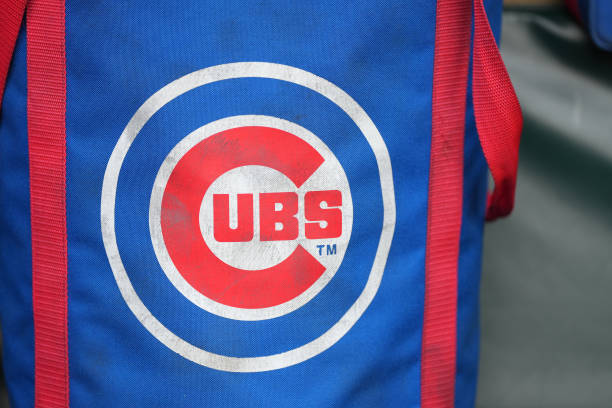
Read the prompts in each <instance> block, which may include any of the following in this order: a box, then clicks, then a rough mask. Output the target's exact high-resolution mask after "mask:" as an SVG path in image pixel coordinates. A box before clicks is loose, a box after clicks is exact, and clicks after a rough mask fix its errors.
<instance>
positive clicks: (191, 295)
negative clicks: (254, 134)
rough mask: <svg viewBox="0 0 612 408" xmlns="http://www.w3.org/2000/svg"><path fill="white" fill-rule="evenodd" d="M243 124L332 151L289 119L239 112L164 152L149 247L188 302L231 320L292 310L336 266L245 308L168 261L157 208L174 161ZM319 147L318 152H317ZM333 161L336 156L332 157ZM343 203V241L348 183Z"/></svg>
mask: <svg viewBox="0 0 612 408" xmlns="http://www.w3.org/2000/svg"><path fill="white" fill-rule="evenodd" d="M243 126H265V127H271V128H275V129H279V130H283V131H285V132H288V133H291V134H293V135H296V136H297V137H299V138H300V139H302V140H304V141H306V142H307V143H309V144H310V145H312V146H314V147H315V148H316V149H317V150H319V149H320V150H323V151H324V152H325V153H327V154H328V155H331V156H332V157H334V158H335V155H334V154H333V152H332V151H331V150H330V149H329V147H328V146H327V145H326V144H325V143H324V142H323V141H322V140H321V139H319V138H318V137H317V136H315V135H314V134H313V133H312V132H310V131H309V130H307V129H305V128H303V127H302V126H299V125H297V124H295V123H293V122H290V121H288V120H285V119H280V118H276V117H273V116H265V115H241V116H229V117H226V118H223V119H219V120H215V121H213V122H210V123H207V124H206V125H204V126H202V127H200V128H198V129H196V130H194V131H193V132H191V133H190V134H188V135H187V136H185V137H184V138H183V139H182V140H181V141H180V142H178V143H177V144H176V145H175V146H174V148H173V149H172V150H171V151H170V153H168V156H166V158H165V159H164V162H163V163H162V165H161V166H160V168H159V171H158V172H157V176H156V177H155V182H154V183H153V191H152V193H151V202H150V205H149V230H150V231H151V241H152V243H153V249H154V250H155V255H156V256H157V260H158V261H159V264H160V265H161V267H162V270H163V271H164V273H165V274H166V276H167V277H168V279H169V280H170V282H171V283H172V284H173V285H174V286H175V287H176V288H177V289H178V291H179V292H181V294H182V295H183V296H185V297H186V298H187V299H189V300H190V301H191V302H192V303H194V304H195V305H196V306H199V307H200V308H202V309H204V310H206V311H208V312H210V313H213V314H215V315H218V316H221V317H225V318H228V319H234V320H249V321H253V320H264V319H272V318H274V317H279V316H283V315H285V314H287V313H290V312H293V311H294V310H297V309H299V308H300V307H302V306H304V305H305V304H306V303H308V302H309V301H310V300H312V298H314V297H315V296H316V295H317V294H318V293H319V292H320V291H321V290H322V289H323V288H324V287H325V286H326V285H327V284H328V283H329V281H330V280H331V279H332V278H333V276H334V275H335V274H336V271H337V270H338V268H335V269H331V268H327V269H326V270H325V272H324V273H323V274H322V275H321V276H320V277H319V278H318V279H317V280H316V281H315V282H314V283H313V284H312V285H311V286H310V287H309V288H308V289H306V290H305V291H304V292H302V293H300V294H299V295H298V296H296V297H294V298H293V299H290V300H288V301H286V302H284V303H281V304H279V305H275V306H271V307H265V308H258V309H246V308H239V307H233V306H228V305H224V304H222V303H219V302H216V301H214V300H212V299H211V298H209V297H207V296H206V295H204V294H202V293H200V292H199V291H197V290H196V289H195V288H194V287H193V286H191V285H190V284H189V282H187V281H186V280H185V278H184V277H183V276H182V275H181V273H180V272H179V271H178V269H177V268H176V265H174V262H172V259H171V258H170V255H169V254H168V249H167V248H166V245H165V243H164V238H163V234H162V230H161V207H162V199H163V196H164V191H165V189H166V184H167V183H168V179H169V178H170V175H171V174H172V171H173V170H174V168H175V167H176V164H177V163H178V162H179V161H180V160H181V158H182V157H183V156H184V155H185V153H187V152H188V151H189V150H191V149H192V148H193V147H194V146H195V145H197V144H198V143H200V142H201V141H202V140H204V139H206V138H208V137H210V136H212V135H215V134H217V133H219V132H223V131H225V130H228V129H233V128H237V127H243ZM320 150H319V151H320ZM336 161H337V159H336ZM340 170H341V171H342V173H343V176H344V179H345V180H346V182H347V185H348V179H347V177H346V173H344V169H342V167H341V166H340ZM345 201H346V202H350V203H351V205H350V207H345V208H347V209H349V210H350V214H349V219H350V220H351V223H350V225H347V226H345V227H347V228H348V236H347V237H346V240H347V242H348V241H349V240H350V236H351V230H352V228H353V223H352V218H353V205H352V202H353V198H352V196H351V193H350V186H349V191H348V196H346V197H345ZM345 253H346V249H345V250H343V251H342V253H341V254H340V260H339V265H340V264H341V263H342V260H343V259H344V254H345Z"/></svg>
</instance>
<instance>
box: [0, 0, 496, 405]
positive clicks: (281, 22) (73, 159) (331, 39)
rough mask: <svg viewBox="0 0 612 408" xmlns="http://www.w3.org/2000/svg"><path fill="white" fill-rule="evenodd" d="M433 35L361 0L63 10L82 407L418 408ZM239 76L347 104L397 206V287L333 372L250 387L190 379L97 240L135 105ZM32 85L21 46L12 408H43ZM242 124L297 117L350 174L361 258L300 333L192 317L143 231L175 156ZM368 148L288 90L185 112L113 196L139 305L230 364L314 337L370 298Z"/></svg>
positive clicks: (140, 155)
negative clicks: (166, 160) (303, 74)
mask: <svg viewBox="0 0 612 408" xmlns="http://www.w3.org/2000/svg"><path fill="white" fill-rule="evenodd" d="M489 3H493V2H489ZM496 4H497V3H496ZM494 7H495V6H494ZM494 10H499V9H495V8H494ZM434 28H435V3H434V2H428V1H409V2H403V1H392V2H371V1H364V0H358V1H354V2H351V3H350V7H348V6H347V3H346V2H342V1H339V0H338V1H313V2H290V1H285V0H277V1H267V2H257V3H255V2H252V1H246V0H244V1H237V0H234V1H228V2H201V1H195V0H181V1H176V2H159V3H156V4H151V2H146V1H144V0H134V1H130V2H112V1H106V2H95V1H82V0H74V1H73V0H68V1H67V4H66V30H67V34H66V52H67V155H68V162H67V222H68V225H67V227H68V240H69V244H68V259H69V280H68V285H69V348H70V378H71V380H70V390H71V395H70V398H71V405H72V406H77V407H80V406H87V407H106V406H116V407H133V406H151V407H158V406H159V407H172V406H177V407H196V406H197V407H200V406H215V407H244V406H257V407H284V406H295V407H339V406H355V407H374V406H376V407H378V406H380V407H387V406H389V407H395V406H402V407H417V406H419V400H420V356H421V337H422V329H421V328H422V314H423V293H424V259H425V240H426V220H427V192H428V181H429V180H428V174H429V158H430V155H429V149H430V138H431V87H432V76H433V74H432V67H433V47H434V40H435V38H434V33H435V30H434ZM237 61H269V62H276V63H281V64H286V65H290V66H294V67H298V68H301V69H304V70H306V71H309V72H312V73H314V74H316V75H319V76H321V77H323V78H325V79H327V80H329V81H331V82H332V83H334V84H335V85H337V86H338V87H340V88H341V89H343V90H344V91H346V92H347V93H348V94H349V95H350V96H351V97H353V98H354V99H355V100H356V101H357V102H358V103H359V104H360V105H361V106H362V107H363V108H364V110H365V111H366V112H367V113H368V115H369V116H370V117H371V118H372V120H373V122H374V123H375V125H376V126H377V128H378V129H379V131H380V133H381V134H382V136H383V138H384V140H385V143H386V146H387V148H388V150H389V154H390V157H391V163H392V166H393V177H394V188H395V198H396V206H397V222H396V229H395V235H394V240H393V243H392V246H391V250H390V254H389V257H388V260H387V264H386V269H385V274H384V276H383V280H382V283H381V286H380V289H379V291H378V293H377V295H376V297H375V299H374V301H373V302H372V304H371V305H370V307H369V308H368V309H367V310H366V312H365V314H364V315H363V316H362V317H361V319H360V320H359V321H358V322H357V323H356V324H355V325H354V326H353V328H352V329H351V330H350V331H349V332H348V333H347V335H345V336H344V337H343V338H342V339H341V340H340V341H339V342H338V343H336V344H335V345H334V346H332V347H331V348H330V349H329V350H327V351H325V352H323V353H322V354H320V355H318V356H316V357H314V358H312V359H310V360H307V361H305V362H303V363H301V364H298V365H295V366H291V367H288V368H284V369H281V370H276V371H271V372H263V373H254V374H238V373H227V372H221V371H215V370H212V369H209V368H207V367H203V366H200V365H197V364H195V363H192V362H190V361H188V360H186V359H184V358H183V357H181V356H180V355H178V354H176V353H174V352H173V351H171V350H170V349H168V348H166V347H165V346H164V345H162V344H161V343H160V342H159V341H157V340H156V339H155V338H154V337H153V336H152V335H151V334H150V333H149V332H148V331H147V330H146V329H144V327H143V326H142V325H141V324H140V323H139V322H138V320H137V319H136V318H135V317H134V315H133V314H132V313H131V312H130V310H129V309H128V307H127V305H126V304H125V302H124V300H123V298H122V297H121V295H120V293H119V290H118V288H117V285H116V282H115V280H114V278H113V275H112V272H111V269H110V266H109V263H108V259H107V257H106V254H105V252H104V248H103V245H102V237H101V232H100V222H99V219H100V198H101V186H102V177H103V174H104V170H105V168H106V164H107V161H108V159H109V157H110V153H111V151H112V149H113V147H114V145H115V143H116V142H117V139H118V138H119V135H120V134H121V132H122V131H123V129H124V127H125V125H126V124H127V122H128V120H129V119H130V118H131V117H132V115H133V114H134V112H135V111H136V110H137V109H138V107H140V105H141V104H142V103H143V102H144V101H145V100H146V99H147V98H148V97H149V96H151V95H152V94H153V93H155V92H156V91H157V90H158V89H160V88H161V87H163V86H164V85H166V84H168V83H170V82H171V81H173V80H175V79H177V78H179V77H181V76H183V75H185V74H188V73H190V72H193V71H196V70H198V69H201V68H206V67H209V66H213V65H218V64H222V63H228V62H237ZM25 78H26V71H25V35H24V33H22V34H21V35H20V38H19V41H18V44H17V47H16V53H15V59H14V62H13V67H12V69H11V71H10V74H9V78H8V82H7V88H6V92H5V101H4V105H3V112H2V114H3V116H2V120H1V121H0V136H1V138H0V147H1V150H0V151H1V153H0V154H1V155H2V160H1V161H0V166H2V170H3V171H2V173H0V174H2V177H1V178H0V206H2V207H3V208H2V209H3V210H4V211H2V212H1V214H0V222H2V224H1V225H2V227H3V228H2V234H0V246H1V250H2V252H1V254H0V261H1V267H2V269H3V275H4V276H5V277H4V278H3V280H2V285H1V290H2V300H0V301H1V302H3V303H2V311H1V312H0V313H1V316H2V323H3V331H4V333H6V334H5V336H4V338H5V340H4V356H5V372H6V374H7V377H8V378H7V380H8V385H9V390H10V392H11V395H12V403H13V406H14V407H30V406H32V405H33V330H32V325H31V317H32V311H31V253H30V252H31V250H30V235H29V231H30V228H29V204H28V202H29V193H28V190H29V188H28V172H27V125H26V117H25V115H26V111H25V106H26V95H25V89H26V88H25ZM206 102H207V103H206ZM7 112H8V113H7ZM244 113H261V114H268V115H275V116H279V117H284V118H287V119H289V120H291V121H293V122H295V123H298V124H301V125H302V126H304V127H306V128H307V129H309V130H311V131H313V132H314V133H315V134H317V135H318V136H319V137H320V138H321V139H322V140H324V142H325V143H327V144H328V146H329V147H330V148H331V150H332V151H333V152H334V154H335V155H336V157H337V158H338V160H339V161H340V163H341V164H342V166H343V168H344V169H345V172H346V173H347V177H348V179H349V182H350V186H351V192H352V194H353V206H354V212H355V221H354V226H353V233H352V238H351V242H350V244H349V249H348V250H347V254H346V256H345V260H344V263H343V265H342V266H341V268H340V269H339V271H338V272H337V274H336V276H335V277H334V279H333V280H332V282H331V283H330V284H329V285H328V286H327V287H326V288H325V289H324V290H323V291H322V292H321V293H320V294H319V295H318V296H317V297H316V298H315V299H313V300H312V301H311V302H309V303H308V304H307V305H305V306H304V307H302V308H301V309H298V310H297V311H295V312H293V313H291V314H289V315H286V316H283V317H280V318H277V319H273V320H270V321H262V322H248V323H245V322H237V321H228V320H226V319H223V318H220V317H218V316H214V315H211V314H208V313H207V312H204V311H202V310H201V309H199V308H197V307H195V306H194V305H192V304H191V303H189V302H188V301H187V300H186V299H184V298H183V297H182V295H180V294H179V293H178V292H177V291H176V290H175V289H174V288H173V287H172V286H171V285H170V284H169V282H168V280H167V278H166V277H165V276H164V275H163V273H162V272H161V270H160V268H159V266H158V264H157V263H156V259H155V257H154V254H153V252H152V247H151V242H150V238H149V236H148V234H149V231H148V225H147V217H148V200H149V199H150V191H151V187H152V180H153V179H154V177H155V174H156V172H157V169H158V168H159V164H160V163H161V160H163V157H164V156H165V154H167V152H168V151H169V149H170V148H172V146H173V145H174V144H175V143H176V142H177V141H178V140H180V139H181V138H182V137H184V136H185V135H186V134H187V133H189V132H190V131H192V130H194V129H195V128H197V127H199V126H202V125H204V124H205V123H207V122H208V121H210V120H214V119H216V118H220V117H225V116H229V115H231V114H244ZM8 116H10V119H7V117H8ZM467 117H468V123H467V124H466V129H467V134H466V170H465V176H466V181H465V199H464V203H465V208H464V219H463V229H462V242H461V249H462V253H461V257H460V261H459V268H460V269H459V274H460V275H459V301H460V306H459V310H458V319H459V321H458V324H459V332H458V335H459V338H458V346H459V353H458V358H459V359H458V373H457V374H458V378H457V406H462V407H463V406H466V407H467V406H470V404H471V401H473V389H474V387H475V377H474V373H475V367H476V364H477V362H476V357H477V332H475V331H474V328H475V327H476V326H475V324H477V320H475V316H477V315H476V314H475V313H476V310H477V295H475V294H474V292H475V289H477V287H478V278H479V269H480V251H481V239H482V238H481V235H480V234H481V232H482V212H483V204H482V203H483V201H482V200H481V199H480V198H482V196H483V194H484V193H483V192H484V190H485V187H484V186H486V178H485V176H483V174H485V170H484V168H483V159H482V157H481V152H480V150H479V147H478V145H477V143H476V142H477V139H476V135H475V133H474V129H473V122H471V121H473V119H471V117H472V114H471V111H470V108H468V113H467ZM475 141H476V142H475ZM368 149H369V147H368V145H367V144H366V143H365V140H364V139H363V137H362V136H361V135H360V134H359V132H358V131H357V130H356V128H355V127H354V125H353V124H351V123H350V120H348V118H347V117H346V116H345V115H344V114H343V113H342V112H340V111H339V110H338V108H337V107H334V106H333V105H332V104H331V103H330V102H329V101H327V100H325V99H324V98H322V97H321V96H319V95H318V94H316V93H314V92H312V91H309V90H307V89H303V88H300V87H298V86H295V85H291V84H287V83H280V82H279V81H272V80H261V79H260V80H254V79H245V80H232V81H227V83H218V84H213V85H207V86H205V87H202V88H199V89H195V90H193V91H190V92H188V93H186V94H185V95H183V96H181V97H179V98H177V99H176V100H175V101H173V102H171V103H170V104H168V105H167V106H165V107H164V108H163V109H161V110H160V111H159V112H158V113H157V114H156V115H154V117H153V118H152V119H151V121H150V122H149V123H148V124H147V125H146V126H145V128H144V129H143V131H142V132H141V134H140V135H139V136H138V137H137V139H136V141H135V142H134V145H133V147H132V149H130V152H129V153H128V156H127V157H126V161H125V163H124V170H122V173H121V175H120V180H119V188H118V195H117V214H116V217H117V219H116V224H117V225H116V228H117V239H118V245H119V248H120V251H121V255H122V257H123V260H124V263H125V264H126V268H127V269H129V275H130V278H131V279H132V280H133V283H134V286H135V288H136V290H137V292H138V294H139V296H141V298H142V299H143V301H144V302H145V304H147V306H148V307H150V309H151V311H152V312H153V313H154V314H155V315H156V316H157V318H158V319H160V321H162V322H163V323H164V324H165V325H167V327H169V328H170V329H171V330H173V331H174V332H176V333H177V334H178V335H180V336H181V337H183V338H185V339H187V340H188V341H191V342H192V343H194V344H196V345H198V346H201V347H203V348H206V349H209V350H211V351H216V352H220V353H227V354H228V355H236V356H251V355H261V354H262V353H264V354H265V353H275V352H279V351H282V350H286V349H289V348H292V347H295V346H296V345H299V344H303V343H304V342H305V341H308V340H311V339H312V338H315V337H317V336H318V335H320V334H321V333H322V332H323V331H325V330H326V329H327V328H329V326H330V324H332V323H333V322H334V321H335V320H337V319H338V317H339V316H340V315H342V313H343V311H344V310H346V308H347V307H348V306H349V305H350V304H351V303H352V302H353V301H354V299H355V297H356V296H357V295H358V294H359V293H360V292H361V290H362V288H363V285H364V284H365V280H366V279H367V274H368V273H369V266H368V265H369V264H371V262H372V257H373V252H374V250H375V247H376V245H377V239H378V231H377V230H376V228H379V225H380V221H379V220H380V217H381V208H382V207H381V200H380V186H379V184H378V177H377V171H376V168H375V162H374V159H373V156H372V154H371V151H369V150H368ZM4 157H7V158H8V159H6V160H5V159H4ZM474 192H476V193H474ZM476 196H477V197H476ZM377 226H378V227H377ZM464 327H465V328H464ZM462 349H465V352H463V350H462Z"/></svg>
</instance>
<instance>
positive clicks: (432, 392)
mask: <svg viewBox="0 0 612 408" xmlns="http://www.w3.org/2000/svg"><path fill="white" fill-rule="evenodd" d="M471 14H472V6H471V4H470V2H469V1H466V0H438V6H437V12H436V42H435V50H434V71H433V99H432V135H431V158H430V170H429V206H428V207H429V208H428V220H427V248H426V253H425V312H424V316H423V340H422V341H423V343H422V356H421V407H422V408H447V407H452V406H454V395H455V354H456V344H457V336H456V315H457V259H458V257H459V235H460V234H461V216H462V202H463V138H464V133H465V105H466V94H467V89H466V88H467V86H466V84H467V79H468V67H469V60H470V36H471V30H470V23H471Z"/></svg>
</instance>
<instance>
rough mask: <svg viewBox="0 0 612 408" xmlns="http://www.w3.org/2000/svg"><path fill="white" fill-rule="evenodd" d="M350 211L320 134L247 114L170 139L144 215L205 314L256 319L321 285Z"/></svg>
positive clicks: (172, 270)
mask: <svg viewBox="0 0 612 408" xmlns="http://www.w3.org/2000/svg"><path fill="white" fill-rule="evenodd" d="M352 211H353V208H352V199H351V194H350V189H349V185H348V180H347V178H346V175H345V173H344V170H343V169H342V166H341V165H340V163H339V162H338V160H337V159H336V158H335V156H334V155H333V153H332V152H331V151H330V150H329V148H328V147H327V146H326V145H325V144H324V143H323V142H322V141H321V140H320V139H318V138H317V137H316V136H315V135H314V134H312V133H311V132H309V131H308V130H306V129H304V128H302V127H300V126H298V125H296V124H294V123H291V122H288V121H286V120H282V119H279V118H274V117H268V116H254V115H253V116H237V117H229V118H225V119H221V120H218V121H215V122H212V123H210V124H208V125H206V126H204V127H202V128H200V129H198V130H197V131H195V132H193V133H192V134H190V135H189V136H187V137H186V138H185V139H183V140H182V141H181V142H179V143H178V144H177V145H176V147H175V148H174V149H173V150H172V151H171V152H170V154H169V155H168V157H167V158H166V160H165V161H164V163H163V164H162V167H161V168H160V170H159V173H158V176H157V179H156V181H155V187H154V189H153V194H152V199H151V208H150V212H149V214H150V229H151V235H152V240H153V244H154V247H155V250H156V254H157V257H158V259H159V261H160V264H161V266H162V267H163V269H164V272H165V273H166V275H167V276H168V278H169V279H170V281H171V282H172V283H173V284H174V286H176V287H177V288H178V289H179V290H180V291H181V292H182V293H183V294H184V295H185V296H186V297H187V298H188V299H190V300H191V301H192V302H193V303H195V304H196V305H198V306H200V307H202V308H203V309H205V310H208V311H209V312H211V313H215V314H217V315H220V316H223V317H227V318H232V319H239V320H259V319H268V318H272V317H277V316H280V315H283V314H286V313H289V312H291V311H293V310H295V309H296V308H298V307H300V306H302V305H303V304H304V303H306V302H307V301H308V300H310V299H311V298H312V297H313V296H315V295H316V294H317V293H318V292H319V291H320V290H321V289H322V288H323V286H325V284H326V283H327V282H329V280H330V279H331V278H332V276H333V274H334V273H335V271H336V270H337V268H338V266H339V265H340V263H341V262H342V258H343V255H344V252H345V250H346V246H347V244H348V241H349V238H350V233H351V227H352ZM323 253H324V254H323ZM323 255H324V256H323Z"/></svg>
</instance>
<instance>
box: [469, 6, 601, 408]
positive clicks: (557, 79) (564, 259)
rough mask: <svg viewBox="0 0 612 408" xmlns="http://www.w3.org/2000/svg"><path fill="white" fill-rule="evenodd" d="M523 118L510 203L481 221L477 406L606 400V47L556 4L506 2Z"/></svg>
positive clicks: (507, 52)
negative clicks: (513, 6)
mask: <svg viewBox="0 0 612 408" xmlns="http://www.w3.org/2000/svg"><path fill="white" fill-rule="evenodd" d="M502 52H503V54H504V59H505V61H506V63H507V65H508V69H509V72H510V75H511V77H512V80H513V82H514V84H515V87H516V89H517V92H518V94H519V99H520V100H521V105H522V107H523V113H524V116H525V129H524V133H523V141H522V146H521V159H520V167H519V182H518V190H517V206H516V210H515V212H514V214H513V215H512V216H511V217H510V218H508V219H505V220H502V221H498V222H495V223H492V224H490V225H488V226H487V228H486V232H485V249H484V265H483V279H482V287H481V333H482V337H481V360H480V379H479V386H478V402H477V406H478V407H480V408H523V407H524V408H527V407H529V408H531V407H534V408H536V407H537V408H549V407H550V408H553V407H554V408H562V407H572V408H573V407H576V408H590V407H593V408H595V407H597V408H599V407H601V408H609V407H612V55H611V54H605V53H603V52H601V51H598V50H596V49H595V48H594V47H593V46H592V45H591V44H590V43H589V41H588V39H587V38H586V37H585V36H584V34H583V33H582V31H581V30H580V29H579V27H578V26H577V25H576V24H575V23H574V22H573V21H572V20H571V19H570V18H569V17H568V16H567V15H566V14H565V13H564V12H562V11H557V12H554V11H549V12H535V13H534V12H533V11H531V12H528V11H518V10H515V11H506V12H505V16H504V25H503V35H502Z"/></svg>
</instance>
